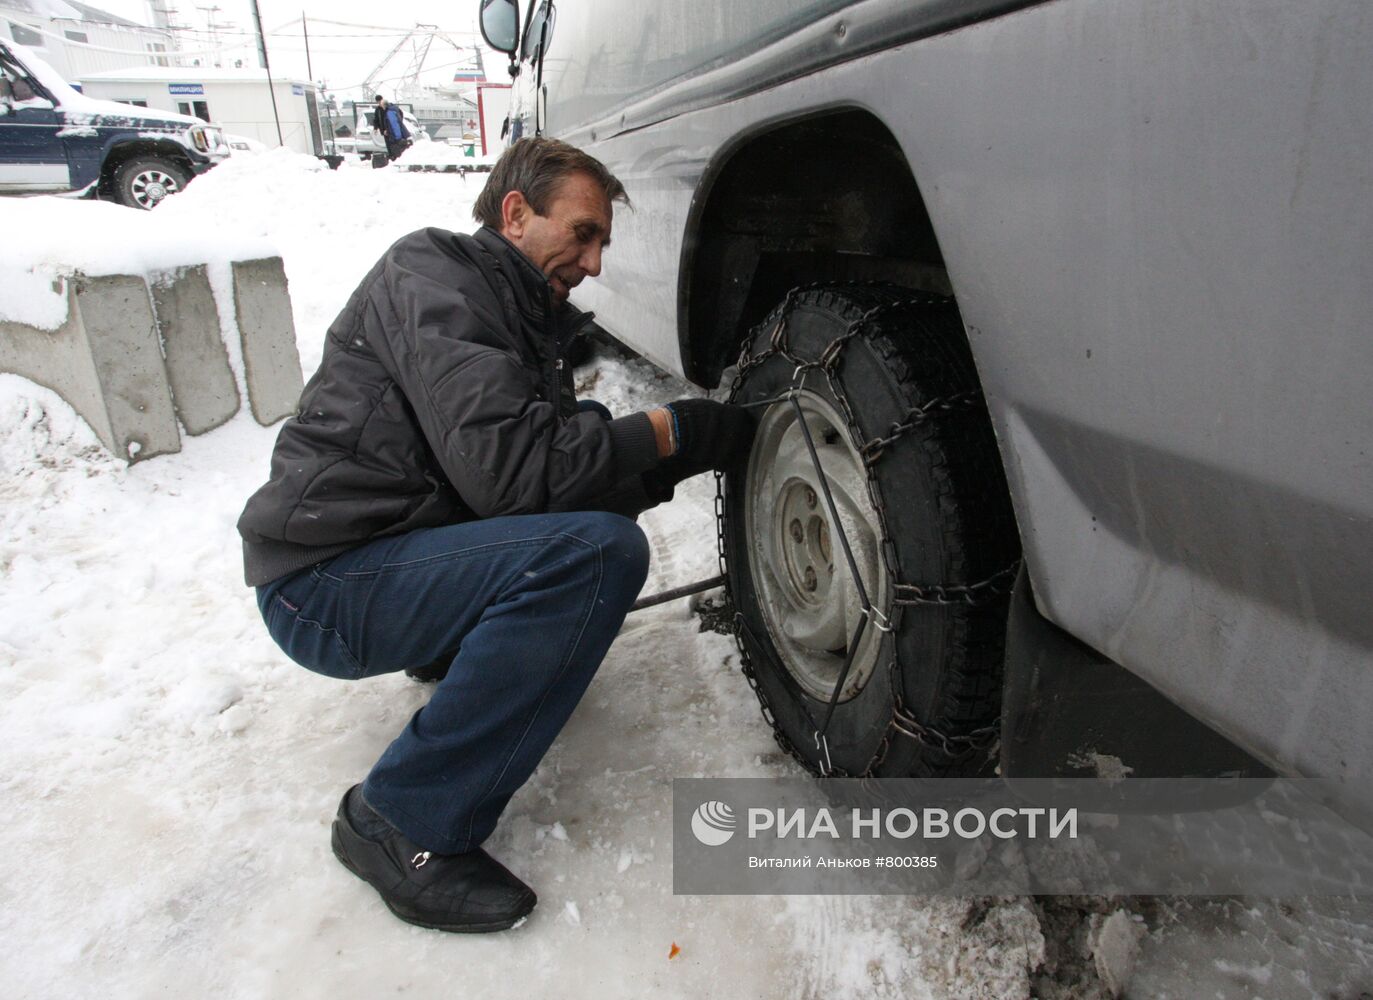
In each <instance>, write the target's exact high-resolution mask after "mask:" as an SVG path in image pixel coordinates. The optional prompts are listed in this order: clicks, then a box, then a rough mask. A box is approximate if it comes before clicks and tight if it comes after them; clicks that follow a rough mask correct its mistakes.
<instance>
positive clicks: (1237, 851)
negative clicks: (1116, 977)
mask: <svg viewBox="0 0 1373 1000" xmlns="http://www.w3.org/2000/svg"><path fill="white" fill-rule="evenodd" d="M672 796H673V843H672V855H673V891H674V892H676V893H686V894H704V895H713V894H740V893H783V894H804V893H888V894H890V893H922V894H937V895H957V896H964V895H1001V894H1024V893H1035V894H1044V895H1064V894H1078V893H1089V894H1103V895H1122V894H1141V895H1150V894H1173V895H1188V894H1197V895H1216V894H1232V893H1239V894H1256V895H1268V896H1285V895H1294V894H1296V895H1342V896H1371V897H1373V835H1370V834H1369V833H1368V832H1366V831H1365V830H1363V829H1361V828H1360V827H1359V826H1356V825H1355V824H1353V823H1351V822H1350V821H1349V820H1347V819H1345V818H1344V817H1342V816H1341V815H1340V814H1338V813H1336V812H1334V811H1333V810H1332V809H1331V808H1330V804H1331V803H1339V802H1341V801H1345V800H1346V799H1345V797H1344V796H1342V795H1341V794H1340V790H1339V788H1338V787H1335V784H1334V783H1331V782H1317V781H1298V780H1283V779H1200V778H1198V779H1177V780H1173V779H1168V780H1164V779H1141V780H1134V779H1131V780H1115V781H1106V780H1088V779H1061V780H1055V779H1033V780H1015V781H1001V780H999V779H993V780H972V779H867V780H858V779H826V780H814V779H803V778H796V779H791V778H787V779H775V780H772V779H762V778H748V779H726V778H721V779H676V780H674V781H673V783H672Z"/></svg>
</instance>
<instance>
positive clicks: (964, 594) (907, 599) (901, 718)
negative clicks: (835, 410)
mask: <svg viewBox="0 0 1373 1000" xmlns="http://www.w3.org/2000/svg"><path fill="white" fill-rule="evenodd" d="M839 287H841V286H836V285H835V284H833V283H829V282H816V283H813V284H808V285H798V286H797V287H795V288H793V289H792V290H791V291H789V292H788V293H787V295H786V298H785V299H783V301H782V305H781V306H780V307H778V309H777V310H775V312H776V313H777V315H778V319H777V323H776V325H775V326H774V327H773V330H772V333H771V334H770V335H769V338H768V342H769V347H768V349H767V350H765V351H763V352H761V353H759V354H750V353H749V349H750V347H751V346H752V341H753V334H752V331H749V333H747V334H745V336H744V340H743V344H742V346H741V349H740V352H739V359H738V361H737V363H736V370H735V375H734V379H733V381H732V382H731V383H730V387H729V393H728V396H727V397H726V398H727V401H729V402H733V401H734V399H735V398H736V397H737V395H738V393H739V390H740V389H741V388H742V387H743V384H744V379H745V378H746V377H747V376H748V374H749V373H750V372H751V371H753V370H754V369H755V368H757V367H759V366H760V365H762V364H764V363H765V362H767V361H768V360H770V359H772V358H774V357H782V358H785V359H786V360H787V361H788V362H790V363H791V364H792V365H793V366H794V370H793V372H792V379H791V385H790V387H789V388H788V389H787V391H786V392H785V393H783V394H782V395H781V396H778V397H774V398H773V399H771V400H767V401H765V402H767V403H769V404H772V403H777V402H781V401H784V400H786V399H788V398H790V396H792V395H793V394H795V393H796V392H798V391H800V390H801V389H802V388H803V386H804V384H805V380H806V377H807V376H808V375H809V374H810V373H811V372H813V371H818V372H820V373H821V374H822V375H824V377H825V380H826V383H827V386H828V388H829V390H830V392H831V394H832V395H833V396H834V399H835V401H836V402H837V403H838V404H839V408H840V410H841V411H842V413H843V417H844V420H845V422H846V423H847V424H848V427H849V435H850V438H851V440H852V441H854V442H862V441H863V440H864V439H863V435H862V432H861V431H860V429H859V427H858V422H857V420H856V419H855V418H854V415H853V409H852V407H851V406H850V405H849V400H848V395H847V394H846V393H845V392H844V391H843V387H842V386H841V385H840V384H839V381H838V379H837V378H836V375H835V370H836V369H837V368H838V365H839V359H840V357H841V356H842V354H843V351H844V348H845V347H846V346H847V345H848V343H849V342H850V341H851V340H853V338H854V337H858V336H861V335H863V334H864V333H866V332H868V331H869V330H871V329H873V328H874V326H875V324H876V323H877V322H878V321H879V320H880V319H881V318H882V317H883V316H885V315H887V314H888V313H892V312H895V311H897V310H901V309H907V308H910V307H912V306H929V305H945V304H947V303H948V302H949V301H950V299H949V298H947V297H944V296H939V295H923V296H914V297H910V298H904V299H899V300H896V301H891V302H884V303H882V304H880V305H877V306H874V307H873V308H871V309H869V310H867V311H866V312H865V313H863V315H862V316H860V317H859V318H858V319H856V320H854V321H852V322H851V323H849V325H848V327H847V328H846V329H845V330H844V332H843V333H841V334H840V335H839V336H838V337H836V338H835V339H834V340H833V341H831V342H830V343H829V344H828V345H827V346H826V347H825V349H824V350H823V351H821V352H820V357H819V358H818V359H816V360H815V361H806V360H803V359H801V358H798V357H796V356H795V355H794V354H792V353H791V350H790V347H789V346H788V345H787V343H786V330H787V322H788V320H789V319H790V317H791V313H792V311H793V310H794V309H795V306H796V301H795V300H796V298H797V297H798V296H800V295H802V294H804V293H805V292H809V291H817V290H826V291H830V290H835V289H837V288H839ZM842 287H848V288H853V287H869V288H884V289H889V288H890V287H891V286H890V285H888V284H886V283H884V282H876V281H874V282H852V283H849V284H847V285H845V286H842ZM754 405H757V404H754ZM982 405H984V404H983V398H982V394H981V393H980V392H978V391H976V390H970V391H967V392H960V393H955V394H952V395H950V396H947V397H942V398H937V399H932V400H930V401H929V402H927V403H924V404H923V405H921V406H917V407H913V408H912V409H911V410H910V411H909V412H908V413H907V414H906V417H905V418H904V419H903V420H902V421H900V422H899V423H894V424H892V426H891V428H890V430H889V431H888V433H887V434H886V435H885V436H882V437H877V438H872V439H871V440H868V441H866V442H865V443H863V444H860V445H858V446H857V448H858V452H859V454H860V455H861V456H862V458H863V460H864V465H865V466H866V468H867V469H868V470H869V471H868V474H867V476H866V477H865V480H866V484H867V489H868V500H869V502H870V503H871V504H872V507H873V510H874V511H875V512H876V513H877V519H878V526H879V528H880V530H881V536H882V546H881V548H882V559H883V562H884V563H885V564H886V568H887V572H888V574H889V575H890V577H891V579H893V580H895V579H898V577H897V574H896V567H895V559H896V554H895V546H894V545H893V543H892V541H891V534H890V532H889V531H888V530H887V508H886V505H885V504H884V503H883V502H882V499H881V496H880V494H879V492H878V490H877V483H876V480H875V478H874V476H873V473H872V471H871V470H872V468H873V466H874V465H875V464H876V463H877V461H878V460H879V459H880V458H881V457H882V455H883V454H884V453H885V451H886V449H887V448H888V446H890V445H891V444H892V443H893V442H895V441H897V440H898V439H900V438H901V437H902V436H904V435H905V434H908V433H909V432H911V431H912V430H914V429H915V428H916V427H918V426H920V425H921V424H923V423H926V422H928V421H931V420H937V419H939V418H940V417H942V416H945V415H948V414H951V413H957V412H960V411H965V410H969V409H975V408H977V407H980V406H982ZM840 530H843V529H842V528H840ZM715 533H716V544H717V546H718V549H719V562H720V575H721V576H723V577H725V579H726V599H727V601H729V603H730V604H733V595H731V594H729V593H728V587H729V585H728V579H729V566H728V562H727V556H726V554H725V477H724V473H723V472H716V473H715ZM1019 568H1020V561H1019V560H1016V561H1015V562H1014V563H1012V564H1011V565H1009V566H1006V567H1005V568H1003V569H1001V570H998V571H997V572H996V573H993V574H992V575H991V576H989V577H987V578H986V579H985V580H981V581H978V582H977V583H972V584H966V585H951V584H926V585H918V584H911V583H897V584H895V585H894V586H893V588H892V590H893V595H894V596H893V599H892V604H893V605H894V606H895V607H896V608H898V609H900V608H904V607H912V606H922V605H923V606H948V605H960V604H966V605H980V604H987V603H991V602H993V601H995V600H999V599H1000V598H1001V597H1003V596H1005V595H1006V594H1008V593H1009V592H1010V583H1011V582H1012V581H1014V579H1015V575H1016V573H1017V572H1018V570H1019ZM900 613H901V612H900V611H899V610H898V611H896V612H895V614H896V615H897V616H898V617H893V616H892V614H888V615H886V620H887V621H888V622H889V623H890V625H891V628H892V629H893V630H894V629H896V628H897V627H899V625H900V620H899V615H900ZM729 621H730V622H731V625H732V630H731V631H732V632H733V635H734V643H735V646H736V647H737V649H738V651H739V666H740V669H741V671H742V672H743V674H744V677H745V679H746V680H747V681H748V685H749V687H750V688H751V689H752V690H753V693H754V695H755V697H757V699H758V705H759V707H760V709H761V710H762V715H763V720H764V721H765V722H766V723H767V724H768V726H769V727H770V728H771V729H772V734H773V737H774V738H775V739H776V740H777V745H778V746H779V747H781V748H782V750H783V751H784V752H785V753H787V754H788V755H789V756H791V757H792V758H794V759H795V760H796V761H797V762H798V763H799V764H801V766H802V767H804V768H805V769H806V770H807V771H810V772H812V773H817V772H818V773H819V774H820V775H821V776H822V777H838V778H871V777H874V773H873V772H874V771H875V770H876V769H877V768H878V767H879V766H881V764H882V762H883V761H884V760H885V759H886V756H887V753H888V751H889V750H890V748H891V743H892V740H893V739H895V738H897V737H905V738H907V739H911V740H914V741H915V742H917V743H919V744H921V745H923V746H926V747H929V748H931V749H934V750H937V751H939V752H941V753H943V754H944V755H945V756H947V757H948V758H949V759H950V760H957V759H960V758H963V757H966V756H968V755H970V754H973V753H977V752H985V753H986V755H987V758H988V759H989V760H990V759H992V758H993V757H994V756H995V755H996V753H997V751H998V749H999V747H1000V734H1001V723H1000V721H997V722H994V723H992V724H991V725H988V726H983V727H980V728H978V729H974V730H971V731H970V732H967V733H960V734H957V735H949V734H946V733H943V732H940V731H939V730H937V729H934V728H933V727H931V726H927V725H924V724H923V723H921V722H919V721H918V720H917V719H916V718H915V716H914V715H912V714H911V712H910V710H909V709H908V708H907V707H906V705H905V701H904V699H903V698H902V688H901V684H900V678H899V677H898V676H897V667H898V666H899V663H898V661H897V659H896V656H895V655H894V654H893V656H892V659H891V661H890V662H889V663H888V665H887V671H888V681H889V687H890V689H891V691H892V697H893V701H892V714H891V718H890V719H889V720H888V722H887V726H886V729H885V730H884V731H883V734H882V739H881V740H880V741H879V742H878V745H877V749H876V751H875V752H874V753H873V756H872V758H871V759H870V760H869V761H868V762H867V764H866V765H865V766H864V768H863V770H862V771H860V772H857V773H852V772H849V771H846V770H845V769H843V768H841V767H836V766H834V765H833V764H832V763H830V764H828V766H827V765H825V764H815V763H812V762H811V761H810V760H808V759H807V758H806V757H805V756H804V755H803V754H802V753H801V751H800V750H799V749H797V747H796V745H795V744H794V743H792V742H791V740H790V739H789V738H788V737H787V735H786V734H785V733H783V732H782V730H781V729H780V728H779V727H778V725H777V719H776V716H775V714H774V713H773V711H772V706H771V705H770V704H769V703H768V699H767V695H766V694H764V692H763V689H762V686H761V685H760V684H759V683H758V677H757V672H756V671H755V669H754V665H753V658H752V656H751V655H750V653H749V649H748V645H749V643H750V642H751V643H752V644H754V645H758V641H757V639H756V638H755V637H754V636H753V634H752V631H751V630H750V629H749V627H748V623H747V622H745V620H744V616H743V613H742V612H740V611H739V610H738V609H737V607H736V608H735V609H734V614H733V616H732V617H731V618H730V619H729ZM746 637H747V639H748V640H749V642H746V641H745V638H746ZM760 648H761V647H760ZM799 707H800V708H801V710H802V713H803V714H804V715H805V716H806V718H807V719H809V720H810V721H811V724H812V727H813V728H816V732H817V737H816V738H817V743H818V742H819V730H818V727H815V726H814V719H813V718H812V717H811V715H810V712H809V710H808V709H807V708H806V706H805V705H804V704H800V706H799Z"/></svg>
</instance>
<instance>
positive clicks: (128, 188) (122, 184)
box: [114, 157, 187, 210]
mask: <svg viewBox="0 0 1373 1000" xmlns="http://www.w3.org/2000/svg"><path fill="white" fill-rule="evenodd" d="M186 183H187V174H186V171H185V170H184V169H182V168H181V167H179V166H178V165H177V164H175V163H173V162H171V161H170V160H164V159H162V158H161V157H140V158H138V159H133V160H129V161H128V162H127V163H122V164H120V166H119V169H118V170H117V171H115V175H114V185H115V195H116V197H117V198H118V199H119V203H120V204H121V205H127V206H129V207H130V208H141V209H144V210H148V209H151V208H155V207H156V206H157V205H158V204H159V203H160V202H161V201H162V199H163V198H165V197H167V196H168V195H172V194H176V193H177V192H178V191H180V190H181V189H182V188H184V187H185V186H186Z"/></svg>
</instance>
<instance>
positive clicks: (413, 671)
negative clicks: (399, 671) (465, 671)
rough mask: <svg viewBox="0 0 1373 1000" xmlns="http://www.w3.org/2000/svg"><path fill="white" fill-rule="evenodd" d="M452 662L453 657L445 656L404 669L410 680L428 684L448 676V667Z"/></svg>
mask: <svg viewBox="0 0 1373 1000" xmlns="http://www.w3.org/2000/svg"><path fill="white" fill-rule="evenodd" d="M452 663H453V657H451V656H445V657H443V658H442V659H439V660H435V661H434V662H433V663H431V664H429V665H428V666H424V667H411V668H409V669H408V670H406V671H405V676H406V677H409V678H410V679H411V680H412V681H419V682H420V683H421V684H429V683H431V682H437V681H441V680H443V679H444V678H445V677H447V676H448V668H449V667H450V666H451V665H452Z"/></svg>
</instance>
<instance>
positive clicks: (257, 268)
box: [233, 257, 305, 426]
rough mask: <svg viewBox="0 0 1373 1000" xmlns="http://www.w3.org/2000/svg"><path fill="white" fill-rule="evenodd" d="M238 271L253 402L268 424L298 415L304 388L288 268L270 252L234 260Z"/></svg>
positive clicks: (240, 317)
mask: <svg viewBox="0 0 1373 1000" xmlns="http://www.w3.org/2000/svg"><path fill="white" fill-rule="evenodd" d="M233 273H234V308H235V310H236V311H237V313H238V332H239V336H240V337H241V339H242V342H243V371H244V376H245V381H246V382H247V385H248V405H249V407H250V408H251V409H252V412H253V418H254V419H255V420H256V421H257V422H258V423H260V424H262V425H263V426H267V425H269V424H274V423H276V422H277V421H278V420H281V419H282V418H283V417H289V416H293V415H294V414H295V412H296V405H297V404H298V403H299V402H300V393H301V390H302V389H304V388H305V380H304V379H303V378H302V377H301V373H300V354H299V353H298V352H297V351H296V325H295V320H294V319H292V317H291V295H290V292H289V291H288V290H287V287H286V269H285V268H284V267H283V266H282V264H281V258H280V257H267V258H263V259H261V260H247V261H235V262H234V264H233Z"/></svg>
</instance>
